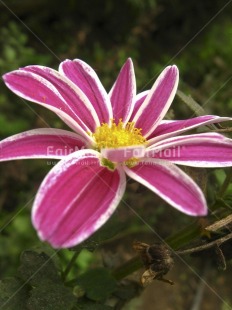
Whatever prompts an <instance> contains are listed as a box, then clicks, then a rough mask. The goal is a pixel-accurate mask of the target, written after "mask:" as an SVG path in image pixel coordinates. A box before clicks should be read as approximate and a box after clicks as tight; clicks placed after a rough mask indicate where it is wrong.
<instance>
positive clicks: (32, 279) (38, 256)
mask: <svg viewBox="0 0 232 310" xmlns="http://www.w3.org/2000/svg"><path fill="white" fill-rule="evenodd" d="M52 258H53V257H52V256H48V255H47V254H45V253H44V252H41V253H37V252H35V251H32V250H26V251H24V252H23V253H22V255H21V265H20V267H19V269H18V272H19V276H20V277H21V278H22V279H23V280H24V281H28V283H30V284H31V285H34V286H37V285H39V284H40V283H41V282H43V281H46V280H47V279H49V280H50V281H53V282H61V279H60V276H59V274H58V270H57V269H56V267H55V265H54V262H53V260H52Z"/></svg>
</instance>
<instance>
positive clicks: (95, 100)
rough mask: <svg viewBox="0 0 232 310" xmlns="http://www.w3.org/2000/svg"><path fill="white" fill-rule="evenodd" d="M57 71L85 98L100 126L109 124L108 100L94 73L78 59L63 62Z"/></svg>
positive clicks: (110, 117)
mask: <svg viewBox="0 0 232 310" xmlns="http://www.w3.org/2000/svg"><path fill="white" fill-rule="evenodd" d="M59 71H60V72H61V73H62V74H63V75H65V76H66V77H67V78H68V79H69V80H71V81H72V82H73V83H74V84H76V86H78V87H79V88H80V89H81V90H82V91H83V93H84V94H85V95H86V96H87V98H88V99H89V101H90V102H91V104H92V105H93V107H94V109H95V111H96V113H97V115H98V118H99V122H100V124H101V123H109V121H110V119H112V118H113V116H112V107H111V103H110V99H109V96H108V94H107V93H106V91H105V89H104V87H103V86H102V84H101V82H100V80H99V78H98V76H97V74H96V73H95V71H94V70H93V69H92V68H91V67H90V66H89V65H88V64H87V63H85V62H84V61H82V60H80V59H75V60H73V61H72V60H68V59H67V60H65V61H64V62H62V63H61V64H60V67H59Z"/></svg>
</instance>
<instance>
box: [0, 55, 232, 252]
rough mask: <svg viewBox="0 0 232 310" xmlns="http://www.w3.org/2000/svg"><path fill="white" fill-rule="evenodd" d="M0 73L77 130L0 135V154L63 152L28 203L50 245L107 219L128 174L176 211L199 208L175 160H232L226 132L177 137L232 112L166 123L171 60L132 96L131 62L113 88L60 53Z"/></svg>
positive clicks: (173, 80)
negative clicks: (47, 61)
mask: <svg viewBox="0 0 232 310" xmlns="http://www.w3.org/2000/svg"><path fill="white" fill-rule="evenodd" d="M3 78H4V81H5V83H6V85H7V86H8V87H9V88H10V89H11V90H12V91H13V92H14V93H15V94H17V95H19V96H20V97H22V98H25V99H27V100H30V101H33V102H36V103H38V104H40V105H42V106H44V107H46V108H48V109H50V110H52V111H53V112H55V113H56V114H57V115H58V116H59V117H60V118H61V119H62V120H63V121H64V122H65V123H66V124H67V125H68V126H69V127H70V128H71V129H72V130H73V131H67V130H61V129H53V128H43V129H34V130H30V131H27V132H23V133H20V134H17V135H14V136H12V137H9V138H7V139H5V140H3V141H1V142H0V150H1V153H0V160H1V161H6V160H13V159H24V158H53V159H60V161H59V163H58V164H57V165H56V166H55V167H54V168H53V169H51V171H50V172H49V173H48V175H47V176H46V178H45V179H44V181H43V183H42V184H41V186H40V188H39V191H38V193H37V196H36V198H35V202H34V205H33V210H32V222H33V225H34V226H35V228H36V229H37V231H38V234H39V237H40V238H41V239H42V240H45V241H48V242H49V243H50V244H51V245H52V246H53V247H55V248H62V247H71V246H74V245H76V244H78V243H80V242H82V241H83V240H85V239H86V238H88V237H89V236H90V235H91V234H93V233H94V232H95V231H96V230H97V229H98V228H99V227H101V226H102V225H103V224H104V223H105V222H106V221H107V220H108V218H109V217H110V216H111V215H112V213H113V212H114V210H115V209H116V207H117V205H118V204H119V202H120V200H121V198H122V196H123V194H124V192H125V187H126V175H127V176H129V178H131V179H134V180H136V181H138V182H140V183H141V184H143V185H145V186H147V187H148V188H149V189H150V190H152V191H153V192H155V193H156V194H157V195H159V196H160V197H162V198H163V199H164V200H165V201H166V202H168V203H169V204H170V205H172V206H173V207H175V208H177V209H178V210H180V211H182V212H184V213H186V214H189V215H205V214H206V212H207V206H206V201H205V198H204V195H203V193H202V192H201V190H200V189H199V187H198V186H197V185H196V184H195V183H194V182H193V180H192V179H191V178H190V177H189V176H188V175H187V174H185V173H184V172H183V171H182V170H181V169H179V168H178V167H177V166H176V165H174V164H179V165H182V164H183V165H188V166H193V167H226V166H231V164H232V141H231V140H230V139H228V138H225V137H224V136H222V135H220V134H216V133H202V134H192V135H182V136H178V135H179V134H181V133H183V132H185V131H187V130H190V129H193V128H197V127H198V126H202V125H206V124H213V123H218V122H222V121H226V120H229V118H225V117H224V118H223V117H218V116H214V115H206V116H200V117H195V118H192V119H188V120H177V121H166V120H163V117H164V116H165V114H166V112H167V110H168V109H169V107H170V105H171V103H172V100H173V98H174V96H175V93H176V89H177V85H178V69H177V67H176V66H169V67H167V68H166V69H165V70H164V71H163V72H162V73H161V74H160V76H159V77H158V79H157V80H156V82H155V84H154V85H153V87H152V89H151V90H149V91H145V92H142V93H140V94H138V95H136V85H135V75H134V69H133V63H132V61H131V60H130V59H128V60H127V62H126V63H125V64H124V66H123V67H122V69H121V71H120V73H119V75H118V78H117V80H116V82H115V84H114V85H113V87H112V89H111V91H110V93H109V94H107V92H106V91H105V89H104V88H103V86H102V84H101V82H100V81H99V79H98V77H97V75H96V73H95V72H94V70H93V69H92V68H91V67H90V66H88V65H87V64H86V63H84V62H83V61H81V60H73V61H71V60H66V61H64V62H62V63H61V65H60V67H59V71H55V70H53V69H50V68H46V67H42V66H28V67H25V68H22V69H19V70H16V71H13V72H10V73H7V74H5V75H4V77H3Z"/></svg>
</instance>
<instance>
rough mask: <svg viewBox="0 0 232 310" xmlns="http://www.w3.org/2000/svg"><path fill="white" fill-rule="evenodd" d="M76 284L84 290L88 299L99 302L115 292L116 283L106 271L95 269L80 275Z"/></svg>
mask: <svg viewBox="0 0 232 310" xmlns="http://www.w3.org/2000/svg"><path fill="white" fill-rule="evenodd" d="M77 284H78V285H80V286H81V287H82V288H83V289H84V290H85V292H86V296H87V297H88V298H89V299H92V300H95V301H100V302H101V301H104V300H106V299H107V298H108V297H109V296H110V295H111V294H112V293H113V292H114V291H115V289H116V285H117V282H116V280H115V279H114V278H113V277H112V276H111V274H110V273H109V271H108V270H107V269H105V268H97V269H93V270H89V271H87V272H86V273H84V274H82V275H80V276H79V277H78V278H77Z"/></svg>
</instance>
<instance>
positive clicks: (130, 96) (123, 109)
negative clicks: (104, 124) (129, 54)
mask: <svg viewBox="0 0 232 310" xmlns="http://www.w3.org/2000/svg"><path fill="white" fill-rule="evenodd" d="M135 93H136V81H135V74H134V67H133V63H132V60H131V59H130V58H129V59H128V60H127V61H126V63H125V64H124V66H123V67H122V69H121V71H120V72H119V75H118V77H117V80H116V82H115V84H114V85H113V87H112V89H111V91H110V93H109V96H110V100H111V103H112V108H113V118H114V120H115V122H116V123H118V121H119V119H122V121H123V122H124V123H126V122H127V121H128V120H129V118H130V116H131V113H132V111H133V109H134V104H135V102H134V99H135Z"/></svg>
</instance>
